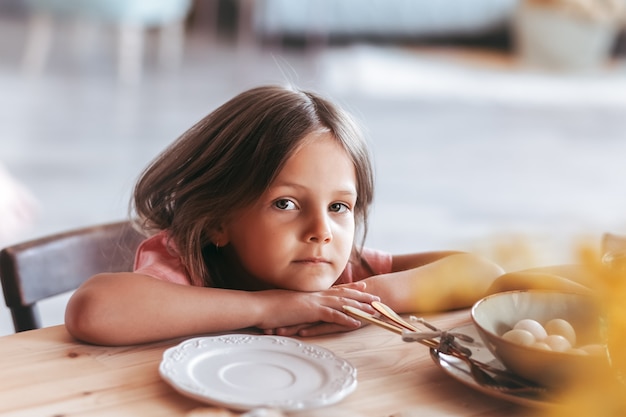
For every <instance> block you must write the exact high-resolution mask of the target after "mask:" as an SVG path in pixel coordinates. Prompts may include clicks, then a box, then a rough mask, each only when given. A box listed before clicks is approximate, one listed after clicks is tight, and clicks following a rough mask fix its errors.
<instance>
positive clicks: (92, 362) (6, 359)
mask: <svg viewBox="0 0 626 417" xmlns="http://www.w3.org/2000/svg"><path fill="white" fill-rule="evenodd" d="M428 320H429V321H430V322H432V323H433V324H435V325H437V326H438V327H440V328H444V329H445V328H451V327H455V326H458V325H460V324H463V323H466V322H468V321H469V312H468V311H467V310H463V311H456V312H451V313H445V314H439V315H433V316H429V317H428ZM181 340H182V339H177V340H170V341H167V342H159V343H152V344H146V345H138V346H128V347H103V346H92V345H87V344H84V343H80V342H77V341H76V340H74V339H73V338H72V337H71V336H70V335H69V334H68V333H67V331H66V329H65V327H64V326H54V327H48V328H44V329H39V330H33V331H28V332H23V333H18V334H14V335H10V336H4V337H1V338H0V358H1V359H0V364H1V365H0V415H11V416H28V417H33V416H70V415H72V416H73V415H80V416H104V415H106V416H116V417H119V416H125V415H132V416H151V417H154V416H168V417H170V416H184V415H185V414H187V413H188V412H189V411H191V410H193V409H198V408H199V407H208V406H207V405H206V404H203V403H200V402H197V401H195V400H192V399H189V398H187V397H185V396H182V395H181V394H179V393H177V392H176V391H175V390H174V389H173V388H171V387H170V386H169V385H168V384H166V383H165V382H164V381H163V380H162V379H161V377H160V376H159V373H158V366H159V363H160V361H161V356H162V354H163V351H164V350H165V349H166V348H168V347H170V346H174V345H176V344H177V343H179V342H180V341H181ZM303 340H304V341H305V342H307V343H313V344H317V345H320V346H323V347H325V348H327V349H330V350H332V351H333V352H335V354H337V355H339V356H341V357H343V358H345V359H347V360H349V361H350V362H351V363H352V364H353V365H354V366H355V367H356V368H357V370H358V386H357V388H356V390H355V391H354V392H353V393H352V394H350V395H349V396H348V397H347V398H345V399H344V400H343V401H341V402H339V403H338V404H335V405H332V406H329V407H325V408H319V409H315V410H309V411H305V412H300V413H297V415H298V416H302V417H305V416H307V417H308V416H324V417H329V416H330V417H341V416H351V417H352V416H379V417H383V416H394V417H400V416H402V417H407V416H429V417H436V416H481V417H489V416H503V415H506V416H522V415H528V414H532V413H533V410H532V409H526V408H523V407H520V406H516V405H513V404H509V403H507V402H504V401H502V400H499V399H495V398H492V397H490V396H487V395H485V394H482V393H479V392H477V391H475V390H473V389H472V388H469V387H466V386H465V385H463V384H461V383H459V382H458V381H456V380H455V379H453V378H451V377H450V376H449V375H447V374H445V373H444V372H443V371H442V370H441V369H439V367H438V366H437V365H436V364H435V363H434V362H433V361H432V360H431V358H430V354H429V351H428V348H426V347H425V346H423V345H421V344H418V343H406V342H403V341H402V340H401V337H400V336H399V335H397V334H394V333H391V332H389V331H386V330H384V329H381V328H379V327H376V326H372V325H369V326H365V327H364V328H362V329H359V330H356V331H353V332H350V333H343V334H335V335H330V336H324V337H315V338H306V339H303ZM5 413H6V414H5Z"/></svg>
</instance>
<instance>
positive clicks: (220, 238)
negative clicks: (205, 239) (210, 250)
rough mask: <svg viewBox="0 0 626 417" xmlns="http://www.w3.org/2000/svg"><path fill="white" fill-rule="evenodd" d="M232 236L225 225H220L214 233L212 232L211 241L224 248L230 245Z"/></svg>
mask: <svg viewBox="0 0 626 417" xmlns="http://www.w3.org/2000/svg"><path fill="white" fill-rule="evenodd" d="M229 241H230V238H229V237H228V233H227V232H226V228H225V227H224V226H223V225H220V226H218V227H217V228H216V229H215V230H214V231H213V233H211V242H213V244H214V245H215V246H217V247H219V248H223V247H224V246H226V245H228V242H229Z"/></svg>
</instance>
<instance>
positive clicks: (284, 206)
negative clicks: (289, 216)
mask: <svg viewBox="0 0 626 417" xmlns="http://www.w3.org/2000/svg"><path fill="white" fill-rule="evenodd" d="M274 207H276V208H277V209H280V210H295V209H296V204H295V203H294V202H293V201H291V200H287V199H286V198H281V199H280V200H276V201H275V202H274Z"/></svg>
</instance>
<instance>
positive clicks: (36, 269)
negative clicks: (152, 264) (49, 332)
mask: <svg viewBox="0 0 626 417" xmlns="http://www.w3.org/2000/svg"><path fill="white" fill-rule="evenodd" d="M142 240H143V236H142V235H141V234H140V233H139V232H137V231H136V230H134V229H133V227H132V226H131V224H130V223H129V222H117V223H110V224H104V225H99V226H91V227H85V228H81V229H76V230H71V231H68V232H64V233H59V234H55V235H51V236H47V237H42V238H39V239H35V240H31V241H28V242H24V243H20V244H17V245H13V246H10V247H7V248H4V249H2V251H0V279H1V281H2V291H3V292H4V300H5V302H6V305H7V307H9V309H10V310H11V315H12V317H13V326H14V327H15V331H16V332H21V331H25V330H31V329H37V328H40V327H41V320H40V317H39V312H38V311H37V306H36V304H37V302H39V301H41V300H44V299H46V298H49V297H52V296H54V295H58V294H62V293H64V292H68V291H71V290H74V289H76V288H78V286H80V284H81V283H82V282H84V281H85V280H86V279H87V278H89V277H90V276H92V275H94V274H97V273H99V272H122V271H131V270H132V266H133V260H134V254H135V250H136V248H137V246H138V245H139V243H140V242H141V241H142Z"/></svg>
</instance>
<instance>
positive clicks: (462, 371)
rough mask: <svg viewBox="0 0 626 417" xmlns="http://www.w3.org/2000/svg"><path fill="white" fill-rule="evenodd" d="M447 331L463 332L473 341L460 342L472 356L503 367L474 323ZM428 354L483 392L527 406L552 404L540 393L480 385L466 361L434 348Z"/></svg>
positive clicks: (465, 382) (456, 375) (460, 379)
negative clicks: (506, 390) (507, 390)
mask: <svg viewBox="0 0 626 417" xmlns="http://www.w3.org/2000/svg"><path fill="white" fill-rule="evenodd" d="M449 332H456V333H463V334H466V335H468V336H470V337H472V338H473V339H474V342H473V343H471V344H469V343H465V342H461V343H462V344H463V346H465V347H467V348H469V349H470V350H471V351H472V358H474V359H476V360H479V361H481V362H483V363H487V364H489V365H491V366H493V367H495V368H499V369H503V370H504V369H505V367H504V365H502V364H501V363H500V361H499V360H498V359H496V358H495V357H494V356H493V354H492V353H491V351H489V349H488V348H487V347H486V346H485V345H484V344H483V343H482V340H481V339H480V335H479V334H478V331H477V330H476V327H475V326H474V324H468V325H465V326H461V327H457V328H455V329H450V330H449ZM430 356H431V358H432V359H433V361H434V362H435V363H436V364H437V365H439V367H440V368H441V369H443V371H444V372H445V373H446V374H448V375H450V376H451V377H453V378H454V379H456V380H457V381H459V382H461V383H463V384H465V385H467V386H469V387H471V388H473V389H475V390H477V391H480V392H482V393H484V394H487V395H490V396H492V397H496V398H500V399H503V400H506V401H509V402H512V403H515V404H520V405H524V406H527V407H546V406H549V405H554V403H553V402H550V401H548V400H546V398H545V397H542V396H541V395H540V394H536V393H519V392H517V393H516V392H503V391H499V390H498V389H497V388H493V387H489V386H484V385H480V384H478V383H477V382H476V381H475V380H474V378H473V377H472V374H471V373H470V370H469V366H468V365H467V363H465V362H464V361H463V360H461V359H458V358H456V357H454V356H451V355H446V354H443V353H441V352H438V351H436V350H434V349H431V350H430Z"/></svg>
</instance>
